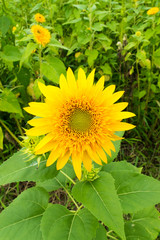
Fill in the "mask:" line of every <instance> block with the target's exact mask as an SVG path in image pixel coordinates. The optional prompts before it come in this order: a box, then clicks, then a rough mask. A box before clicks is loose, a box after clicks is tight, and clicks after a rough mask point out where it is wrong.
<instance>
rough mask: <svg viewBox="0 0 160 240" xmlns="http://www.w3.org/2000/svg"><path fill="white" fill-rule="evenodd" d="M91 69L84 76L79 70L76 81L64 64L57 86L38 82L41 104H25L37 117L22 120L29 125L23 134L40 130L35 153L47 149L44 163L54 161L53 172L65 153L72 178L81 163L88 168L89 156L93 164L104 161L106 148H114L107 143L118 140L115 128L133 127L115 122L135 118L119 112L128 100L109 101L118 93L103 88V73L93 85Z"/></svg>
mask: <svg viewBox="0 0 160 240" xmlns="http://www.w3.org/2000/svg"><path fill="white" fill-rule="evenodd" d="M94 72H95V70H93V71H92V72H91V73H90V74H89V75H88V77H87V78H86V75H85V72H84V71H83V70H82V69H81V68H80V69H79V71H78V79H77V81H76V79H75V76H74V74H73V72H72V70H71V69H70V68H68V70H67V77H66V78H65V77H64V75H63V74H62V75H61V76H60V82H59V84H60V88H58V87H55V86H50V85H49V86H45V85H44V84H42V83H40V82H39V88H40V91H41V92H42V93H43V95H44V96H45V97H46V98H45V102H44V103H36V102H31V103H29V107H26V108H25V110H26V111H27V112H28V113H30V114H33V115H36V116H38V117H39V118H35V119H32V120H30V121H29V122H28V123H29V124H30V125H31V126H33V128H31V129H29V130H27V131H26V134H27V135H30V136H40V135H44V134H45V136H44V138H43V139H42V140H41V141H40V142H39V144H38V145H37V146H36V147H35V154H43V153H46V152H48V151H51V153H50V155H49V158H48V160H47V164H46V165H47V166H50V165H51V164H53V163H54V162H55V161H56V160H57V165H56V166H57V169H58V170H59V169H62V168H63V167H64V166H65V164H66V163H67V161H68V159H69V158H70V157H71V159H72V164H73V167H74V171H75V173H76V175H77V177H78V179H80V178H81V165H82V162H83V165H84V167H85V168H86V169H87V171H91V168H92V160H93V161H94V162H96V163H97V164H99V165H102V161H103V162H105V163H107V157H106V153H107V154H108V155H109V156H111V150H112V151H115V147H114V144H113V143H112V141H116V140H119V139H121V138H120V137H118V136H117V135H116V134H115V132H116V131H123V130H130V129H132V128H134V127H135V126H134V125H132V124H129V123H126V122H121V121H122V119H125V118H129V117H133V116H135V114H133V113H131V112H122V110H123V109H125V108H126V107H127V105H128V103H127V102H120V103H116V104H115V102H116V101H117V100H118V99H119V98H120V97H121V96H122V95H123V93H124V91H119V92H116V93H114V90H115V85H110V86H109V87H107V88H105V89H104V77H101V78H100V79H99V81H98V82H97V83H96V84H93V82H94ZM105 152H106V153H105Z"/></svg>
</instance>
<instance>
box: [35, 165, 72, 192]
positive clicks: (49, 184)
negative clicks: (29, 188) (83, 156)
mask: <svg viewBox="0 0 160 240" xmlns="http://www.w3.org/2000/svg"><path fill="white" fill-rule="evenodd" d="M62 171H63V172H64V173H66V174H67V175H68V176H69V177H70V178H72V179H74V178H75V172H74V170H73V166H72V165H71V164H69V163H67V164H66V165H65V167H64V168H63V169H62ZM68 182H69V180H68V178H66V177H65V176H64V175H63V174H62V173H61V170H60V171H59V173H58V175H57V176H56V177H54V178H52V179H49V180H46V181H44V182H37V186H39V187H43V188H45V189H46V190H47V191H48V192H51V191H55V190H57V189H59V188H61V187H62V186H66V183H68Z"/></svg>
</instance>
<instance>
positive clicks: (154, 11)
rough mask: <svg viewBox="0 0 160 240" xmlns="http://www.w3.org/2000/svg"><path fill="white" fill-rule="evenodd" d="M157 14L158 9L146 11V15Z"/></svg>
mask: <svg viewBox="0 0 160 240" xmlns="http://www.w3.org/2000/svg"><path fill="white" fill-rule="evenodd" d="M158 12H159V8H158V7H153V8H150V9H149V10H148V11H147V14H148V15H154V14H156V13H158Z"/></svg>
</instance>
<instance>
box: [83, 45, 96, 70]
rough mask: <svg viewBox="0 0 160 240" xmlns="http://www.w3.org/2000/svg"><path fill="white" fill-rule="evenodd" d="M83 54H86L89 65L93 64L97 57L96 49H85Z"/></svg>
mask: <svg viewBox="0 0 160 240" xmlns="http://www.w3.org/2000/svg"><path fill="white" fill-rule="evenodd" d="M85 55H87V56H88V64H89V66H90V67H91V66H92V65H93V64H94V61H95V60H96V58H97V57H98V51H97V50H96V49H87V50H86V51H85Z"/></svg>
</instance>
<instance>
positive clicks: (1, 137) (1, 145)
mask: <svg viewBox="0 0 160 240" xmlns="http://www.w3.org/2000/svg"><path fill="white" fill-rule="evenodd" d="M0 149H3V131H2V128H1V127H0Z"/></svg>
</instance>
